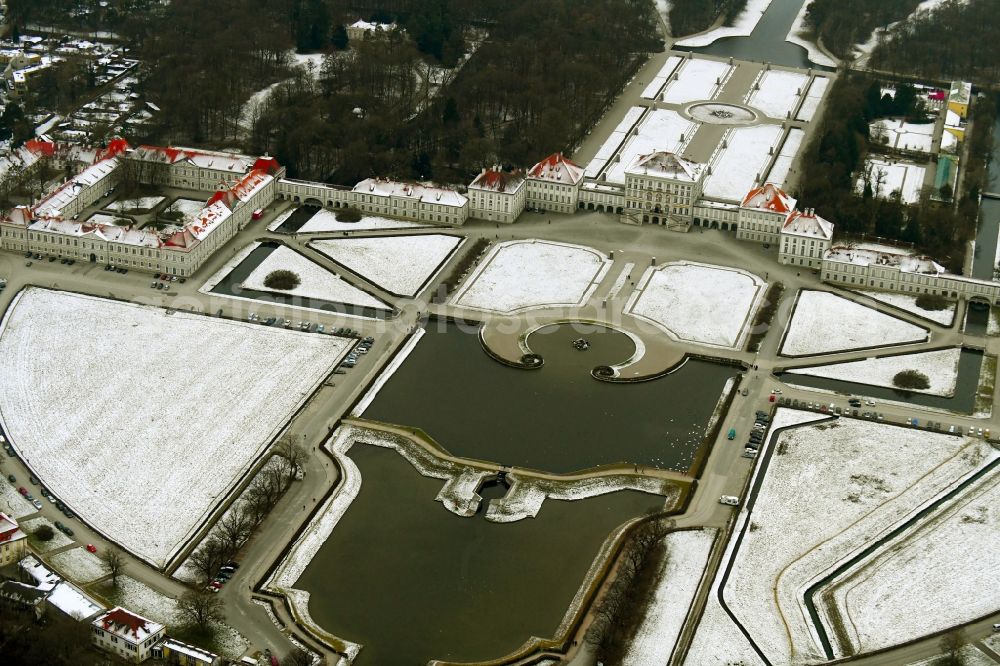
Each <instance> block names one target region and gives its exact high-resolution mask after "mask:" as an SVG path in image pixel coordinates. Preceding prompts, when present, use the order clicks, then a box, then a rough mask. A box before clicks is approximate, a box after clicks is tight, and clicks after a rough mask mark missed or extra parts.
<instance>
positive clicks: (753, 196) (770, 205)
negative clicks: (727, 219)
mask: <svg viewBox="0 0 1000 666" xmlns="http://www.w3.org/2000/svg"><path fill="white" fill-rule="evenodd" d="M796 203H797V202H796V201H795V199H794V198H792V197H790V196H789V195H787V194H785V192H784V191H783V190H782V189H781V188H779V187H778V186H777V185H775V184H774V183H765V184H764V185H761V186H760V187H755V188H753V189H752V190H750V191H749V192H747V195H746V196H745V197H743V201H742V202H741V203H740V210H739V216H738V226H737V230H736V238H738V239H739V240H745V241H754V242H757V243H769V244H770V243H775V244H776V243H777V242H778V238H779V234H780V233H781V228H782V227H783V226H784V225H785V221H786V220H787V219H788V216H789V215H791V214H792V211H794V210H795V204H796Z"/></svg>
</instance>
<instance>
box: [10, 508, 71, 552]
mask: <svg viewBox="0 0 1000 666" xmlns="http://www.w3.org/2000/svg"><path fill="white" fill-rule="evenodd" d="M42 525H48V526H49V527H51V528H52V532H53V535H54V536H53V537H52V538H51V539H49V540H48V541H41V540H38V541H35V544H34V548H35V550H37V551H38V552H40V553H48V552H50V551H53V550H59V549H60V548H62V547H63V546H68V545H69V544H71V543H73V540H72V539H70V538H69V537H68V536H66V535H65V534H63V533H62V532H60V531H59V530H57V529H56V526H55V523H53V522H52V521H51V520H49V519H48V518H44V517H42V516H39V517H38V518H32V519H31V520H25V521H24V522H22V523H21V531H22V532H24V533H25V534H32V533H33V532H34V531H35V530H37V529H38V528H39V527H41V526H42Z"/></svg>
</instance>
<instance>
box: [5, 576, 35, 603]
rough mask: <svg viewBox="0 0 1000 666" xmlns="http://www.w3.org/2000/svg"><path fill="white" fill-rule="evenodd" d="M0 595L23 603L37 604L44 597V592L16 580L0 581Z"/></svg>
mask: <svg viewBox="0 0 1000 666" xmlns="http://www.w3.org/2000/svg"><path fill="white" fill-rule="evenodd" d="M0 597H3V598H5V599H10V600H11V601H18V602H20V603H24V604H37V603H38V602H39V601H40V600H42V599H44V598H45V592H44V591H43V590H40V589H38V588H37V587H33V586H31V585H28V584H26V583H19V582H17V581H16V580H5V581H0Z"/></svg>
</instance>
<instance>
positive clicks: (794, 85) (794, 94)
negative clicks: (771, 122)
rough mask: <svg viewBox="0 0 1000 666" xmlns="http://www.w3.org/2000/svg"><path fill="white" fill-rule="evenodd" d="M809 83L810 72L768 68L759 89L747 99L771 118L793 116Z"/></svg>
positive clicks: (759, 83)
mask: <svg viewBox="0 0 1000 666" xmlns="http://www.w3.org/2000/svg"><path fill="white" fill-rule="evenodd" d="M808 84H809V75H808V74H802V73H800V72H785V71H782V70H780V69H772V70H768V71H766V72H764V75H763V76H762V77H761V79H760V81H759V82H758V86H759V89H758V90H756V91H755V92H753V93H752V94H751V95H750V97H749V98H748V99H747V104H749V105H750V106H752V107H754V108H755V109H760V110H761V111H763V112H764V113H765V114H766V115H768V116H770V117H771V118H777V119H779V120H785V119H786V118H790V117H791V114H792V113H793V112H794V111H795V107H796V106H797V105H798V103H799V100H800V99H802V96H803V95H805V94H806V86H807V85H808Z"/></svg>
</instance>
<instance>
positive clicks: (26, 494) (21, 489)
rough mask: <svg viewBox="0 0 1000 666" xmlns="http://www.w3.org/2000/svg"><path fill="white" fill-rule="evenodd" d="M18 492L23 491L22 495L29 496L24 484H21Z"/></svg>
mask: <svg viewBox="0 0 1000 666" xmlns="http://www.w3.org/2000/svg"><path fill="white" fill-rule="evenodd" d="M17 492H19V493H21V497H27V496H28V489H27V488H25V487H24V486H21V487H20V488H18V489H17Z"/></svg>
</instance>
